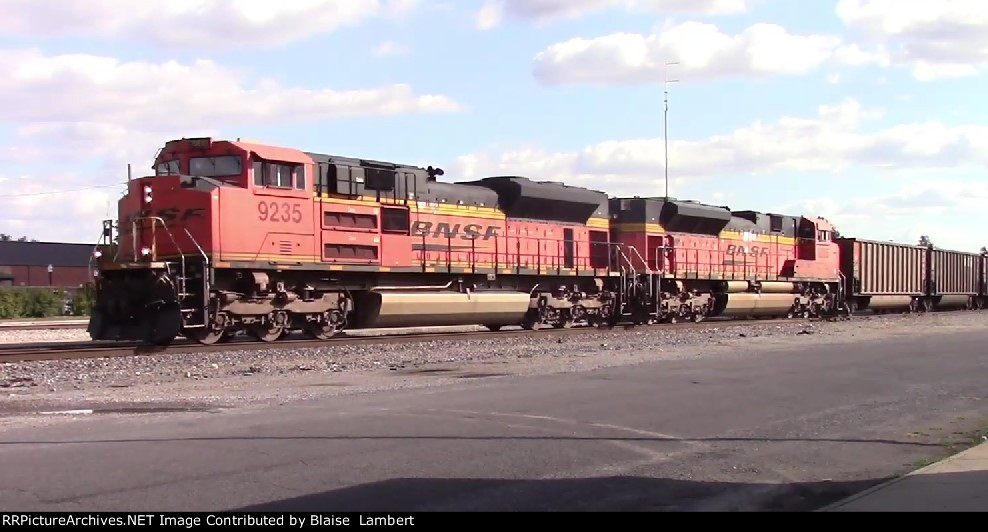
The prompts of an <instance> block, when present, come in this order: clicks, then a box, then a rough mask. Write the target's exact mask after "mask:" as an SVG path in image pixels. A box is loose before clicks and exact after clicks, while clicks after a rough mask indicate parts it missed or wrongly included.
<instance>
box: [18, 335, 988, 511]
mask: <svg viewBox="0 0 988 532" xmlns="http://www.w3.org/2000/svg"><path fill="white" fill-rule="evenodd" d="M986 340H988V333H985V332H976V333H954V334H950V335H944V334H940V335H936V336H930V337H925V338H920V337H916V338H900V339H892V340H888V339H886V340H883V341H880V342H868V343H864V342H859V343H853V344H851V343H849V344H847V345H844V346H823V347H806V346H804V347H803V348H800V349H793V350H787V351H772V352H759V351H758V348H757V346H756V345H753V346H751V347H749V348H745V349H746V351H743V352H741V353H740V354H741V355H743V356H739V357H735V358H723V357H714V358H709V359H707V358H704V357H703V356H698V357H696V358H693V359H687V360H672V361H660V362H650V363H645V364H641V365H636V366H626V367H616V368H608V369H601V370H596V371H592V372H581V373H566V374H555V375H545V376H533V377H503V378H489V379H483V378H480V379H474V380H471V381H469V382H465V383H463V384H458V385H450V386H437V387H430V388H417V389H404V390H396V391H386V392H375V393H366V394H355V395H344V396H337V397H333V398H329V399H321V400H317V401H310V402H305V403H295V404H286V405H283V406H278V407H264V408H259V407H253V408H238V409H231V410H226V411H221V412H217V413H167V414H154V415H131V416H113V417H100V416H90V417H89V418H85V419H83V420H81V421H78V422H71V423H58V424H54V425H52V426H38V427H31V428H16V429H15V428H10V429H7V430H5V431H3V432H0V464H2V468H3V469H2V470H3V482H2V483H0V510H2V511H14V510H18V511H31V510H74V511H97V510H127V511H156V512H163V511H197V510H203V511H218V510H281V511H287V510H299V511H303V510H310V511H316V510H317V511H326V512H328V511H336V512H341V511H392V512H399V511H430V510H431V511H447V510H494V511H526V510H535V511H541V510H601V511H631V510H674V511H697V510H701V511H702V510H713V511H732V510H760V511H761V510H813V509H818V508H820V507H822V506H824V505H826V504H829V503H832V502H834V501H837V500H839V499H841V498H843V497H846V496H848V495H851V494H854V493H857V492H860V491H863V490H865V489H867V488H869V487H872V486H875V485H877V484H879V483H881V482H884V481H887V480H889V479H891V478H894V477H896V476H898V475H901V474H903V473H905V472H908V471H910V470H913V469H916V468H917V467H919V466H921V465H924V464H925V463H929V461H932V460H934V459H937V458H942V457H944V456H946V455H948V454H950V453H951V452H952V451H953V450H954V449H955V447H950V446H951V445H963V444H964V443H965V442H969V441H970V434H971V433H972V432H973V431H976V430H978V429H982V428H984V426H985V421H986V418H988V406H986V402H985V398H986V393H985V386H984V375H985V374H986V370H988V352H986V350H985V349H984V348H983V345H984V344H985V341H986ZM797 347H798V345H797Z"/></svg>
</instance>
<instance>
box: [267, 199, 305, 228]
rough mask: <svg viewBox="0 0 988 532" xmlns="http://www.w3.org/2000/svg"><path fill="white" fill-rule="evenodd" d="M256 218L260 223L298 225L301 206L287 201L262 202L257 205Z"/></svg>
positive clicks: (300, 218) (300, 219)
mask: <svg viewBox="0 0 988 532" xmlns="http://www.w3.org/2000/svg"><path fill="white" fill-rule="evenodd" d="M257 218H258V219H259V220H260V221H262V222H272V223H278V222H284V223H288V222H294V223H300V222H301V221H302V206H301V205H299V204H298V203H289V202H287V201H262V202H260V203H258V204H257Z"/></svg>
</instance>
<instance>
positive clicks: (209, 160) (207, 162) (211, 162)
mask: <svg viewBox="0 0 988 532" xmlns="http://www.w3.org/2000/svg"><path fill="white" fill-rule="evenodd" d="M243 173H244V165H243V160H242V159H241V158H240V157H239V156H237V155H221V156H218V157H192V158H190V159H189V174H191V175H194V176H202V177H236V176H240V175H243Z"/></svg>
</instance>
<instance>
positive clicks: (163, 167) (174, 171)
mask: <svg viewBox="0 0 988 532" xmlns="http://www.w3.org/2000/svg"><path fill="white" fill-rule="evenodd" d="M178 163H179V162H178V159H175V160H174V161H165V162H162V163H158V166H157V167H155V175H158V176H163V175H179V168H178V166H179V164H178Z"/></svg>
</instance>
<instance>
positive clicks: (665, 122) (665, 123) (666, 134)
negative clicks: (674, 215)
mask: <svg viewBox="0 0 988 532" xmlns="http://www.w3.org/2000/svg"><path fill="white" fill-rule="evenodd" d="M678 64H679V63H678V62H675V61H674V62H670V63H666V64H665V69H664V70H663V77H664V79H665V107H666V109H665V119H664V120H663V134H662V138H663V139H664V140H665V156H666V195H665V199H666V201H669V84H670V83H676V82H677V81H679V80H678V79H669V72H668V71H669V66H670V65H678Z"/></svg>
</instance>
